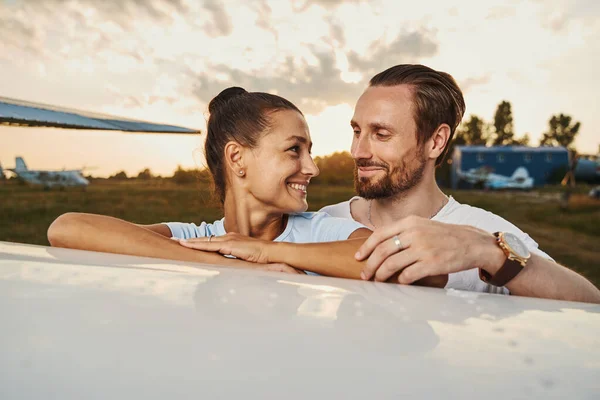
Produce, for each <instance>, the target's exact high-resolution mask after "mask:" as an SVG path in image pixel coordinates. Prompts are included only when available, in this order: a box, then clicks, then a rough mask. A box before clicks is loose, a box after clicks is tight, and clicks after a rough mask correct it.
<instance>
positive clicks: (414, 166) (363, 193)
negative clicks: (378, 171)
mask: <svg viewBox="0 0 600 400" xmlns="http://www.w3.org/2000/svg"><path fill="white" fill-rule="evenodd" d="M426 161H427V160H426V158H425V156H424V152H423V150H422V149H418V150H417V154H416V155H415V157H414V158H412V159H411V160H408V161H406V160H402V161H401V163H400V165H399V166H397V167H395V168H393V169H392V170H391V172H390V166H389V165H388V164H386V163H374V162H372V161H367V160H356V162H355V166H354V190H356V193H358V195H359V196H360V197H362V198H364V199H368V200H375V199H384V198H387V197H392V196H395V195H398V194H400V193H403V192H406V191H408V190H410V189H412V188H413V187H415V186H416V185H417V184H418V183H419V182H421V180H422V179H423V173H424V172H425V165H426ZM358 167H380V168H383V169H385V176H384V177H383V178H379V179H378V180H376V181H371V180H372V179H373V178H370V179H369V178H359V176H358Z"/></svg>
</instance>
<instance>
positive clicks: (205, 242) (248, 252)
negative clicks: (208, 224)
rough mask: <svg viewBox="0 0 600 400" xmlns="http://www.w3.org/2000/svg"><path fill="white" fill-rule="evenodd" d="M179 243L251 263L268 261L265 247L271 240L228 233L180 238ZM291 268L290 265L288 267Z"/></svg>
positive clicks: (270, 243) (265, 262)
mask: <svg viewBox="0 0 600 400" xmlns="http://www.w3.org/2000/svg"><path fill="white" fill-rule="evenodd" d="M179 243H180V244H181V245H182V246H185V247H187V248H190V249H196V250H202V251H212V252H215V253H220V254H223V255H227V256H229V255H231V256H234V257H236V258H239V259H242V260H246V261H250V262H253V263H259V264H267V263H269V258H268V253H267V247H268V246H269V245H272V244H273V242H270V241H267V240H261V239H254V238H251V237H248V236H244V235H240V234H239V233H228V234H226V235H224V236H213V237H203V238H195V239H187V240H186V239H180V240H179ZM290 268H291V267H290Z"/></svg>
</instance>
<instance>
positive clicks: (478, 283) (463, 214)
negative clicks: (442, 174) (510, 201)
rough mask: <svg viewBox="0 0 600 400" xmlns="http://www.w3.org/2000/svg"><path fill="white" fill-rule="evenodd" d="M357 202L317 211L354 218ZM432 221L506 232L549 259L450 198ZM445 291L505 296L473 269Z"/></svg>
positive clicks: (526, 239)
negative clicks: (480, 277)
mask: <svg viewBox="0 0 600 400" xmlns="http://www.w3.org/2000/svg"><path fill="white" fill-rule="evenodd" d="M358 199H360V197H358V196H355V197H353V198H351V199H350V200H348V201H344V202H342V203H338V204H334V205H331V206H326V207H323V208H322V209H321V210H320V211H322V212H326V213H328V214H329V215H331V216H333V217H338V218H349V219H354V218H353V217H352V213H351V211H350V203H352V202H353V201H355V200H358ZM432 220H433V221H438V222H444V223H447V224H456V225H470V226H474V227H476V228H479V229H483V230H484V231H487V232H490V233H494V232H510V233H512V234H515V235H517V236H518V237H519V239H521V240H522V241H523V243H525V245H526V246H527V248H528V249H529V251H530V252H531V253H535V254H537V255H539V256H542V257H545V258H548V259H551V258H550V256H548V255H547V254H546V253H544V252H543V251H541V250H540V249H539V248H538V244H537V243H536V241H535V240H533V239H532V238H531V237H530V236H529V235H528V234H526V233H525V232H523V231H522V230H520V229H519V228H517V227H516V226H514V225H513V224H511V223H510V222H508V221H507V220H505V219H504V218H502V217H499V216H497V215H496V214H493V213H491V212H489V211H486V210H483V209H481V208H477V207H472V206H470V205H467V204H461V203H459V202H458V201H456V200H454V198H453V197H452V196H450V197H449V200H448V203H447V204H446V205H445V206H444V207H443V208H442V209H441V210H440V211H439V212H438V213H437V214H436V215H435V216H434V217H433V218H432ZM446 289H459V290H469V291H473V292H488V293H502V294H509V291H508V289H506V288H505V287H496V286H492V285H489V284H487V283H485V282H483V281H482V280H481V279H479V270H478V269H477V268H474V269H470V270H466V271H461V272H457V273H453V274H450V275H449V277H448V283H447V284H446Z"/></svg>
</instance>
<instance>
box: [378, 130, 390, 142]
mask: <svg viewBox="0 0 600 400" xmlns="http://www.w3.org/2000/svg"><path fill="white" fill-rule="evenodd" d="M375 136H377V139H380V140H385V139H388V138H389V137H390V135H388V134H387V133H381V132H377V133H376V134H375Z"/></svg>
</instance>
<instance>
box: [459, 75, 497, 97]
mask: <svg viewBox="0 0 600 400" xmlns="http://www.w3.org/2000/svg"><path fill="white" fill-rule="evenodd" d="M491 80H492V76H491V75H489V74H488V75H483V76H479V77H475V78H467V79H465V80H463V81H461V82H459V83H458V86H459V87H460V89H461V90H462V92H463V93H466V92H468V91H469V90H471V89H472V88H474V87H475V86H479V85H486V84H488V83H490V81H491Z"/></svg>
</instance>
